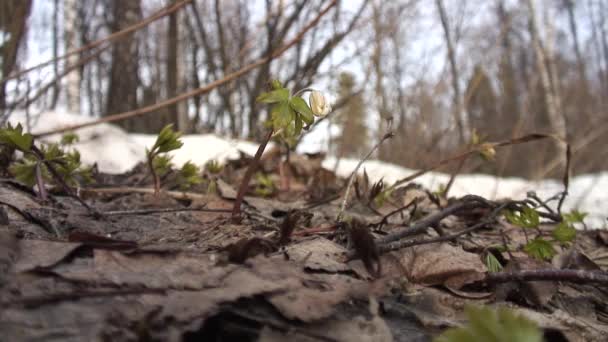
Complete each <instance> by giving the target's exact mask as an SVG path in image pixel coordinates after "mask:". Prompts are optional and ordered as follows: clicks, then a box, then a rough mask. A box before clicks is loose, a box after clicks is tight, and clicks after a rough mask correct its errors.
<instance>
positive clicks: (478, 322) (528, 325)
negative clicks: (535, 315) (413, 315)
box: [434, 307, 543, 342]
mask: <svg viewBox="0 0 608 342" xmlns="http://www.w3.org/2000/svg"><path fill="white" fill-rule="evenodd" d="M466 313H467V316H468V318H469V323H468V324H467V325H465V326H462V327H458V328H452V329H449V330H447V331H446V332H444V333H443V334H441V335H440V336H439V337H437V338H436V339H435V340H434V341H435V342H507V341H518V342H542V341H543V334H542V332H541V330H540V329H539V328H538V327H537V326H536V324H535V323H534V322H532V321H530V320H528V319H526V318H525V317H522V316H519V315H516V314H515V313H513V312H512V311H511V310H508V309H505V308H500V309H498V310H493V309H490V308H487V307H467V309H466Z"/></svg>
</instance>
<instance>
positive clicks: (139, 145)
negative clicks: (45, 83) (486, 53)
mask: <svg viewBox="0 0 608 342" xmlns="http://www.w3.org/2000/svg"><path fill="white" fill-rule="evenodd" d="M89 120H91V118H88V117H85V116H81V115H75V114H69V113H61V112H47V113H43V115H41V116H40V118H39V119H38V120H37V121H35V122H33V123H32V132H33V133H36V132H40V131H43V130H44V131H46V130H49V129H55V128H60V127H65V126H68V125H73V124H77V123H82V122H87V121H89ZM10 121H11V122H12V123H13V124H16V122H24V121H25V116H24V115H23V114H22V113H16V115H13V116H12V117H11V119H10ZM77 134H78V136H79V137H80V142H79V143H77V144H76V145H75V146H74V147H75V148H76V149H77V150H78V151H79V152H80V153H81V155H82V160H83V162H85V163H88V164H93V163H95V162H96V163H97V165H98V167H99V169H100V170H101V171H103V172H108V173H121V172H125V171H128V170H129V169H131V168H132V167H133V166H135V165H136V164H137V163H138V162H140V161H143V160H144V159H145V148H146V147H148V148H149V147H151V146H152V145H153V144H154V141H155V140H156V136H155V135H149V134H127V133H126V132H125V131H123V130H122V129H120V128H119V127H117V126H114V125H111V124H100V125H97V126H93V127H89V128H84V129H81V130H78V131H77ZM59 139H60V136H51V137H48V138H45V139H44V140H45V141H58V140H59ZM182 141H183V142H184V146H183V147H182V148H181V149H179V150H177V151H173V152H172V156H173V161H174V163H175V164H177V165H181V164H183V163H185V162H186V161H188V160H190V161H192V162H194V163H195V164H198V165H204V164H205V163H206V162H207V161H209V160H217V161H219V162H224V161H225V160H227V159H230V158H237V157H238V156H239V151H242V152H244V153H247V154H249V155H253V154H255V151H256V150H257V147H258V145H257V144H255V143H252V142H248V141H243V140H237V139H227V138H222V137H218V136H216V135H214V134H201V135H185V136H183V137H182ZM358 162H359V160H357V159H340V160H339V161H338V160H336V158H333V157H328V158H326V160H325V161H324V162H323V167H325V168H327V169H329V170H334V171H335V172H336V174H338V175H339V176H342V177H348V176H350V174H351V173H352V171H353V170H354V169H355V167H356V166H357V164H358ZM364 170H366V171H367V173H368V175H369V177H370V180H371V181H373V182H376V181H378V180H380V179H384V181H385V182H386V183H388V184H390V183H392V182H394V181H397V180H399V179H402V178H405V177H407V176H408V175H411V174H412V173H414V172H415V170H411V169H407V168H403V167H400V166H397V165H393V164H389V163H385V162H381V161H377V160H369V161H366V162H365V163H364V164H363V167H361V169H360V170H359V172H360V173H362V172H363V171H364ZM448 181H449V175H447V174H444V173H440V172H429V173H427V174H425V175H423V176H421V177H419V178H417V179H416V180H415V182H416V183H419V184H421V185H423V186H424V187H426V188H428V189H430V190H432V191H434V190H438V189H439V187H440V185H442V184H446V183H447V182H448ZM605 189H608V172H603V173H598V174H592V175H579V176H577V177H573V178H572V179H571V180H570V194H569V195H568V196H567V197H566V200H565V202H564V210H566V211H569V210H572V209H578V210H580V211H583V212H587V213H589V216H588V217H587V219H586V220H585V222H586V223H587V224H588V225H590V226H592V227H597V228H606V217H607V216H608V194H606V192H605V191H604V190H605ZM562 190H563V186H562V184H561V183H560V182H558V181H555V180H543V181H538V182H532V181H527V180H525V179H522V178H497V177H494V176H490V175H482V174H467V175H458V176H457V177H456V179H455V181H454V184H453V186H452V189H451V190H450V195H452V196H463V195H466V194H476V195H479V196H483V197H485V198H488V199H500V198H512V199H523V198H525V196H526V193H527V192H528V191H535V192H536V193H537V195H538V196H539V197H540V198H549V197H552V196H554V195H555V194H557V193H559V192H560V191H562ZM553 204H554V205H555V202H553Z"/></svg>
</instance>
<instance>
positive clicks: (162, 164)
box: [152, 154, 172, 177]
mask: <svg viewBox="0 0 608 342" xmlns="http://www.w3.org/2000/svg"><path fill="white" fill-rule="evenodd" d="M171 159H172V158H171V157H170V156H168V155H166V154H162V155H157V156H155V157H154V159H152V166H153V167H154V171H155V172H156V174H157V175H158V176H159V177H162V176H164V175H166V174H167V173H169V171H171V166H172V165H171Z"/></svg>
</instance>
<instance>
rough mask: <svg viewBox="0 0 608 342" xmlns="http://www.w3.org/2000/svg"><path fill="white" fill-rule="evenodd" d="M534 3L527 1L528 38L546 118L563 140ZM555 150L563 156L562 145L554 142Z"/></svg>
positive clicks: (563, 126) (563, 123)
mask: <svg viewBox="0 0 608 342" xmlns="http://www.w3.org/2000/svg"><path fill="white" fill-rule="evenodd" d="M534 3H535V1H534V0H527V5H528V11H529V13H528V15H529V18H528V20H529V23H528V24H529V29H530V36H531V37H532V47H533V49H534V54H535V55H536V67H537V69H538V73H539V74H540V80H541V85H542V88H543V93H544V96H545V102H546V106H547V116H548V120H549V124H550V125H551V128H552V130H553V133H555V134H557V135H559V136H561V137H562V138H564V139H565V138H566V137H567V136H566V135H567V131H566V120H565V119H564V116H563V115H562V113H561V112H560V108H559V102H558V101H559V99H558V97H557V95H556V94H555V92H554V88H553V87H552V86H551V76H550V74H549V72H550V71H549V68H548V67H547V61H548V59H547V56H546V54H545V51H544V49H543V47H542V44H541V41H540V37H539V33H538V24H537V19H536V8H535V4H534ZM554 82H557V80H556V79H554ZM556 148H557V151H558V153H560V155H564V153H563V152H564V151H565V146H563V144H561V143H559V142H556Z"/></svg>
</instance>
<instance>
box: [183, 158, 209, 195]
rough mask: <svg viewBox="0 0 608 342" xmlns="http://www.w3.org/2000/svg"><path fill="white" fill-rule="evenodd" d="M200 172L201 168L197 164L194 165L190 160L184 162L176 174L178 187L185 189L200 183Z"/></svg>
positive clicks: (201, 180)
mask: <svg viewBox="0 0 608 342" xmlns="http://www.w3.org/2000/svg"><path fill="white" fill-rule="evenodd" d="M200 172H201V170H200V169H199V168H198V166H196V165H194V163H192V162H191V161H187V162H186V163H184V165H182V168H181V169H180V170H179V174H178V181H179V187H180V189H182V190H186V189H189V188H191V187H192V186H194V185H197V184H200V183H202V182H203V179H202V177H201V176H200Z"/></svg>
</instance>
